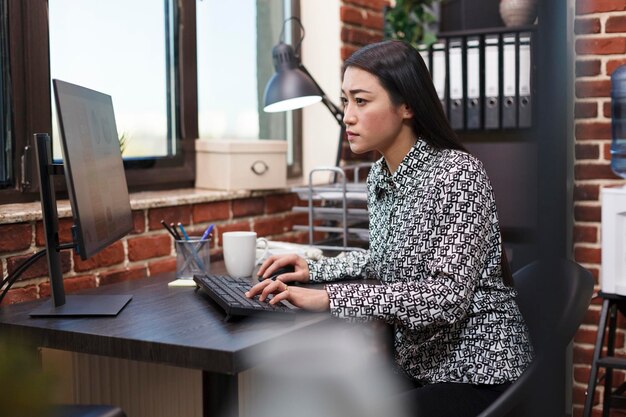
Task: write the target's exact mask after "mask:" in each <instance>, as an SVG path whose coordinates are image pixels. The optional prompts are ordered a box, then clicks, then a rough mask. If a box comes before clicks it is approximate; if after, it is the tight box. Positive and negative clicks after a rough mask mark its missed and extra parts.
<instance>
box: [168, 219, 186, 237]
mask: <svg viewBox="0 0 626 417" xmlns="http://www.w3.org/2000/svg"><path fill="white" fill-rule="evenodd" d="M170 227H171V228H172V230H173V231H174V235H175V236H176V240H183V239H182V238H181V237H180V235H179V234H178V230H176V225H175V224H174V223H170Z"/></svg>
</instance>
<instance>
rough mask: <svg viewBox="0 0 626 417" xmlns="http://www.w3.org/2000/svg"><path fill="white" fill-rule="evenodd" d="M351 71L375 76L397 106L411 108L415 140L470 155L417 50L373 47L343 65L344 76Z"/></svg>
mask: <svg viewBox="0 0 626 417" xmlns="http://www.w3.org/2000/svg"><path fill="white" fill-rule="evenodd" d="M348 67H356V68H360V69H362V70H364V71H367V72H369V73H370V74H372V75H374V76H376V77H377V78H378V80H379V81H380V83H381V85H382V86H383V88H384V89H385V90H386V91H387V93H388V94H389V96H390V98H391V102H392V103H393V104H394V105H396V106H398V105H401V104H406V105H407V106H409V108H410V109H411V110H412V111H413V119H412V125H411V127H412V128H413V133H415V136H417V137H420V138H422V139H423V140H425V141H426V142H428V143H429V144H430V145H431V146H432V147H434V148H438V149H459V150H462V151H465V152H467V150H466V149H465V147H464V146H463V145H462V144H461V143H460V142H459V139H458V138H457V136H456V133H454V130H452V128H451V127H450V124H449V123H448V119H447V118H446V116H445V113H444V111H443V108H442V107H441V102H440V101H439V97H438V96H437V91H436V90H435V86H434V85H433V83H432V81H431V78H430V73H429V72H428V69H427V68H426V64H425V63H424V60H423V59H422V57H421V56H420V54H419V52H417V50H415V48H413V47H412V46H410V45H409V44H407V43H404V42H402V41H396V40H389V41H383V42H378V43H373V44H370V45H367V46H364V47H363V48H361V49H359V50H357V51H356V52H354V53H353V54H352V55H351V56H350V58H348V59H347V60H346V61H345V63H344V64H343V70H342V73H345V71H346V69H347V68H348Z"/></svg>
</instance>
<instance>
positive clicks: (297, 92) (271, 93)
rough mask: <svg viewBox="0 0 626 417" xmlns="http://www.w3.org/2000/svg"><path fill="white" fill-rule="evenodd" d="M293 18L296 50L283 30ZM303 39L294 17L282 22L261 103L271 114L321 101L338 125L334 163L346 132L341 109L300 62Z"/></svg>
mask: <svg viewBox="0 0 626 417" xmlns="http://www.w3.org/2000/svg"><path fill="white" fill-rule="evenodd" d="M290 20H294V21H296V22H297V23H298V25H299V26H300V29H301V33H302V36H301V37H300V40H299V41H298V44H297V45H296V47H295V49H294V48H293V47H292V46H291V45H288V44H286V43H285V42H284V36H283V35H284V32H285V26H286V24H287V22H289V21H290ZM303 39H304V27H303V26H302V22H301V21H300V19H298V18H297V17H290V18H288V19H286V20H285V21H284V22H283V29H282V30H281V32H280V37H279V42H278V44H277V45H276V46H274V48H272V60H273V62H274V68H275V69H276V73H275V74H274V75H273V76H272V78H270V80H269V81H268V82H267V85H266V86H265V94H264V95H263V102H264V103H265V107H264V108H263V110H264V111H266V112H268V113H274V112H279V111H287V110H295V109H301V108H303V107H306V106H309V105H311V104H315V103H318V102H320V101H321V102H322V103H323V104H324V105H325V106H326V108H327V109H328V110H329V111H330V112H331V113H332V115H333V116H334V117H335V120H337V123H339V126H340V127H341V132H340V136H339V148H338V150H337V160H336V165H337V166H339V162H340V160H341V145H342V140H343V137H344V134H345V126H344V124H343V112H342V111H341V109H340V108H339V107H337V106H336V105H335V104H334V103H333V102H332V101H330V99H329V98H328V96H327V95H326V93H325V92H324V90H322V88H321V87H320V86H319V84H317V82H315V80H314V79H313V77H312V76H311V74H310V73H309V71H308V70H307V69H306V68H305V67H304V65H302V62H301V60H300V56H299V50H300V45H301V44H302V40H303Z"/></svg>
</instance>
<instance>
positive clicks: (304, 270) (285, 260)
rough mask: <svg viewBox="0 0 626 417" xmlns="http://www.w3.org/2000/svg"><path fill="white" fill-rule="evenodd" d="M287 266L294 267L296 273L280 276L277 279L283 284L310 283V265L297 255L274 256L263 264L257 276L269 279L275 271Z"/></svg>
mask: <svg viewBox="0 0 626 417" xmlns="http://www.w3.org/2000/svg"><path fill="white" fill-rule="evenodd" d="M287 265H293V267H294V272H288V273H284V274H281V275H279V276H278V277H277V278H276V279H277V280H280V281H283V282H309V277H310V275H309V265H308V264H307V263H306V260H304V259H303V258H301V257H299V256H298V255H296V254H287V255H272V256H270V257H269V258H267V259H266V260H265V262H263V265H261V267H260V268H259V271H258V272H257V276H259V277H260V278H262V279H267V278H269V277H271V276H272V274H273V273H274V271H276V270H277V269H278V268H282V267H284V266H287Z"/></svg>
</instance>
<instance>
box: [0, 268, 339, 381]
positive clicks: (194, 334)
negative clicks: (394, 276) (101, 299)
mask: <svg viewBox="0 0 626 417" xmlns="http://www.w3.org/2000/svg"><path fill="white" fill-rule="evenodd" d="M216 266H219V265H216ZM212 269H213V270H217V269H219V268H213V265H212ZM172 279H173V274H161V275H157V276H154V277H149V278H143V279H138V280H133V281H126V282H122V283H119V284H113V285H107V286H104V287H99V288H94V289H91V290H87V291H82V292H81V293H80V294H131V295H132V296H133V299H132V300H131V301H130V303H129V304H128V305H127V306H126V307H125V308H124V309H123V310H122V311H121V312H120V314H118V316H117V317H112V318H61V319H59V318H31V317H30V316H29V313H30V312H31V311H32V310H33V309H34V308H35V307H37V306H38V305H39V304H40V303H42V302H44V301H43V300H41V301H39V300H38V301H33V302H27V303H22V304H16V305H10V306H5V307H2V308H0V334H2V335H15V336H18V337H20V338H22V339H25V340H27V341H28V342H29V343H34V344H36V345H37V346H41V347H49V348H55V349H62V350H70V351H74V352H81V353H90V354H96V355H104V356H111V357H118V358H124V359H133V360H139V361H147V362H153V363H163V364H169V365H174V366H179V367H185V368H195V369H203V370H205V371H209V372H216V373H223V374H236V373H238V372H241V371H243V370H245V369H248V368H250V367H252V366H254V364H253V363H250V359H249V358H250V354H251V353H252V352H254V351H255V349H260V348H263V347H264V345H266V344H268V343H269V342H271V341H276V339H278V338H280V337H283V336H287V335H289V334H293V333H294V332H297V331H299V330H302V329H305V328H307V327H309V326H314V325H315V324H317V323H320V322H322V321H325V320H327V319H328V318H329V315H328V314H310V313H302V314H296V315H295V316H296V317H295V319H294V320H275V319H270V320H267V319H263V320H262V319H252V318H244V319H241V320H237V321H231V322H224V317H225V315H224V313H223V311H222V310H220V309H219V307H218V306H217V305H216V304H213V303H212V302H211V301H210V300H209V299H208V297H207V296H206V295H205V294H204V293H202V292H201V291H195V289H194V288H193V287H168V286H167V283H168V282H169V281H171V280H172Z"/></svg>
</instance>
